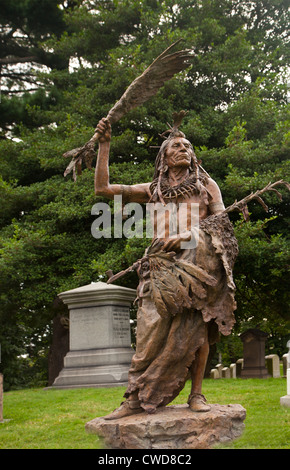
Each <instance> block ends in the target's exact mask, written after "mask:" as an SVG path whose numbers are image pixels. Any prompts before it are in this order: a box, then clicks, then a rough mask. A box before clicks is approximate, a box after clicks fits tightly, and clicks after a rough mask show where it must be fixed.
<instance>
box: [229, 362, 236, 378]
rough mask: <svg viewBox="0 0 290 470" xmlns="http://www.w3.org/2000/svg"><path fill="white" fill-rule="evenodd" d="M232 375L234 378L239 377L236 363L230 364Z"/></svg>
mask: <svg viewBox="0 0 290 470" xmlns="http://www.w3.org/2000/svg"><path fill="white" fill-rule="evenodd" d="M230 375H231V378H232V379H236V378H237V366H236V364H231V365H230Z"/></svg>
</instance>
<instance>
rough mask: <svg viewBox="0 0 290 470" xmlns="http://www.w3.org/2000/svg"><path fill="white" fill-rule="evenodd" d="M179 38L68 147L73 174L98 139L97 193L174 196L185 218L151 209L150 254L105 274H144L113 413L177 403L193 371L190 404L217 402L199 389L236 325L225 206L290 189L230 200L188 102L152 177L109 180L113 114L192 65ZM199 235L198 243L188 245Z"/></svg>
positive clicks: (165, 200)
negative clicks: (191, 122)
mask: <svg viewBox="0 0 290 470" xmlns="http://www.w3.org/2000/svg"><path fill="white" fill-rule="evenodd" d="M180 41H181V40H179V41H177V42H176V43H174V44H172V45H171V46H170V47H168V48H167V49H166V50H165V51H164V52H163V53H162V54H161V55H160V56H159V57H157V59H155V60H154V62H153V63H152V64H151V65H150V66H149V67H148V68H147V69H146V70H145V71H144V73H143V74H142V75H141V76H140V77H138V78H136V79H135V80H134V81H133V82H132V83H131V85H130V86H129V87H128V89H127V90H126V92H125V93H124V94H123V96H122V97H121V99H120V100H119V101H118V102H117V103H116V104H115V105H114V106H113V108H112V109H111V110H110V112H109V113H108V115H107V117H106V118H104V119H102V120H101V121H100V122H99V124H98V126H97V128H96V130H95V133H94V135H93V136H92V138H91V139H90V140H89V141H88V142H87V143H86V144H85V145H84V146H82V147H78V148H76V149H73V150H70V151H68V152H66V153H65V154H64V157H66V158H67V157H70V158H71V162H70V163H69V165H68V166H67V168H66V170H65V173H64V176H66V175H68V174H69V173H70V172H71V171H72V172H73V178H74V179H76V174H77V173H78V174H80V173H81V165H82V162H85V163H86V166H87V168H91V163H92V160H93V158H94V157H95V150H94V147H95V144H96V142H97V141H98V142H99V150H98V159H97V164H96V172H95V190H96V194H97V195H101V196H105V197H108V198H114V196H115V195H122V200H123V202H124V203H127V202H137V203H149V202H151V203H153V204H158V203H160V204H165V205H166V206H170V204H171V203H172V204H173V205H175V207H176V208H177V211H178V223H179V225H180V226H182V230H179V232H178V235H174V236H171V231H170V227H169V225H168V220H167V219H166V217H167V216H166V212H162V213H161V215H160V212H159V213H158V214H157V217H156V213H153V217H154V219H153V227H154V238H153V241H152V243H151V245H150V246H149V247H148V249H147V250H146V252H145V254H144V257H143V258H142V259H141V260H138V261H136V262H135V263H134V264H133V265H132V266H131V267H129V268H128V269H126V270H125V271H123V272H121V273H118V274H117V275H115V276H113V275H110V276H111V277H110V279H109V281H108V282H113V281H114V280H115V279H118V278H119V277H120V276H121V275H123V274H125V273H126V272H128V271H130V270H132V269H136V270H137V272H138V275H139V279H140V282H139V286H138V290H137V292H138V298H137V299H138V306H139V308H138V320H137V321H138V326H137V348H136V354H135V355H134V357H133V360H132V364H131V368H130V370H129V377H128V382H129V383H128V388H127V391H126V393H125V397H126V401H125V402H124V403H122V404H121V406H120V407H119V408H118V409H117V410H115V411H114V412H113V413H111V414H110V415H108V416H107V417H106V419H115V418H120V417H123V416H128V415H130V414H134V413H138V412H140V411H143V410H145V411H147V412H148V413H153V412H154V411H155V410H156V408H157V407H158V406H162V405H166V404H168V403H170V402H171V401H172V400H173V399H174V398H175V397H176V396H177V395H178V393H179V392H180V391H181V390H182V388H183V387H184V384H185V381H186V380H187V378H188V376H189V375H190V376H191V379H192V389H191V394H190V396H189V399H188V404H189V407H190V409H191V410H193V411H203V412H206V411H208V410H209V409H210V406H209V405H208V404H207V403H206V400H205V398H204V396H203V395H202V394H201V389H202V379H203V376H204V370H205V366H206V362H207V358H208V352H209V345H210V344H212V343H215V342H216V341H217V339H218V336H219V333H222V334H224V335H228V334H230V332H231V329H232V327H233V324H234V322H235V318H234V314H233V312H234V310H235V308H236V304H235V300H234V291H235V285H234V282H233V277H232V269H233V266H234V262H235V258H236V256H237V253H238V247H237V242H236V239H235V237H234V232H233V228H232V225H231V223H230V221H229V219H228V215H227V214H228V212H230V211H233V210H238V211H241V212H242V213H243V215H244V217H245V219H247V218H248V211H247V203H248V202H249V201H250V200H252V199H256V200H257V201H258V202H259V203H260V204H262V206H263V207H264V209H266V210H267V206H266V205H265V203H264V201H263V200H262V199H261V197H260V196H261V195H262V194H264V193H265V192H266V191H274V192H275V193H276V194H277V195H278V197H279V198H280V199H281V194H280V193H279V192H278V191H277V190H276V189H275V186H277V185H280V184H282V185H285V186H286V187H287V188H288V189H290V185H289V184H288V183H287V182H285V181H283V180H280V181H277V182H275V183H269V184H268V185H267V186H265V188H263V189H262V190H258V191H256V192H255V193H251V194H250V195H248V196H247V197H246V198H244V199H242V200H241V201H239V202H237V201H235V202H234V203H233V204H232V205H231V206H229V207H227V208H226V209H225V208H224V204H223V201H222V196H221V193H220V190H219V188H218V185H217V184H216V183H215V181H213V179H212V178H210V176H209V175H208V174H207V173H206V171H205V170H204V169H203V168H202V167H201V166H200V164H199V162H198V161H197V159H196V156H195V154H194V151H193V148H192V145H191V144H190V142H189V141H188V140H187V139H186V138H185V135H184V134H183V133H182V132H180V131H179V130H178V128H179V126H180V123H181V119H182V117H183V116H184V112H181V113H179V114H177V115H176V116H175V122H174V125H173V128H172V129H171V131H170V133H169V136H168V138H167V139H166V140H165V141H164V142H163V144H162V146H161V148H160V151H159V153H158V155H157V158H156V164H155V174H154V179H153V182H149V183H143V184H137V185H128V186H125V185H118V184H113V185H112V184H110V182H109V149H110V140H111V124H114V123H115V122H117V121H118V120H119V119H121V117H122V116H123V115H125V114H126V113H127V112H129V111H130V110H131V109H133V108H134V107H136V106H139V105H140V104H142V103H144V102H145V101H146V100H147V99H148V98H150V97H151V96H153V95H154V94H156V92H157V91H158V89H159V88H160V87H161V86H163V84H164V83H165V82H166V81H167V80H169V79H170V78H172V77H173V76H174V75H175V74H176V73H178V72H180V71H181V70H185V69H186V68H187V67H188V66H189V65H190V59H191V58H192V54H191V52H190V51H188V50H185V51H177V52H175V53H172V49H173V48H174V47H175V46H176V45H177V44H179V43H180ZM194 204H197V205H198V208H199V211H198V216H197V217H196V219H198V220H196V219H195V220H194V218H193V219H192V214H191V211H190V209H189V208H190V206H192V205H194ZM160 219H163V220H161V221H162V222H164V227H165V229H164V231H163V233H162V236H160V235H159V234H158V223H160ZM157 222H158V223H157ZM179 228H180V227H179ZM194 236H196V238H197V242H196V245H195V246H194V247H193V246H191V247H190V248H188V247H185V248H184V244H185V243H187V242H189V241H191V240H192V239H193V238H194Z"/></svg>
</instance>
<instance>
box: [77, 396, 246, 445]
mask: <svg viewBox="0 0 290 470" xmlns="http://www.w3.org/2000/svg"><path fill="white" fill-rule="evenodd" d="M245 417H246V410H245V409H244V408H243V407H242V406H241V405H211V410H210V411H208V412H206V413H197V412H193V411H191V410H190V409H189V407H188V405H172V406H166V407H161V408H158V409H157V411H156V413H154V414H152V415H150V414H147V413H145V412H143V413H140V414H135V415H133V416H128V417H125V418H121V419H115V420H111V421H106V420H105V419H104V418H96V419H93V420H92V421H90V422H88V423H87V424H86V431H87V432H89V433H93V434H97V435H98V436H100V437H101V438H103V440H104V445H105V446H106V447H107V448H112V449H209V448H211V447H212V446H214V445H215V444H218V443H226V442H230V441H232V440H233V439H236V438H238V437H239V436H240V435H241V434H242V432H243V429H244V426H245V425H244V420H245Z"/></svg>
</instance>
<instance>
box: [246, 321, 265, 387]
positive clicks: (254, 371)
mask: <svg viewBox="0 0 290 470" xmlns="http://www.w3.org/2000/svg"><path fill="white" fill-rule="evenodd" d="M267 336H268V335H267V333H264V331H261V330H258V329H256V328H253V329H249V330H247V331H245V332H244V333H242V334H241V340H242V341H243V347H244V352H243V356H244V363H243V364H244V365H243V369H242V370H241V375H240V377H241V378H259V379H264V378H268V377H270V375H269V373H268V370H267V368H266V366H265V342H266V339H267Z"/></svg>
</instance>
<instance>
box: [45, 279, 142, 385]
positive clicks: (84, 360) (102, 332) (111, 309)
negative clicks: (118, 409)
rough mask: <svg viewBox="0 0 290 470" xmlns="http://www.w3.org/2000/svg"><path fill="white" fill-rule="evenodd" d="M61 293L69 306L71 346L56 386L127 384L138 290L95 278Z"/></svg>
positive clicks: (60, 295) (61, 297)
mask: <svg viewBox="0 0 290 470" xmlns="http://www.w3.org/2000/svg"><path fill="white" fill-rule="evenodd" d="M59 297H60V299H61V300H62V301H63V302H64V303H65V304H67V305H68V308H69V336H70V349H69V352H68V354H67V355H66V356H65V358H64V368H63V369H62V371H61V372H60V374H59V376H58V377H57V378H56V379H55V381H54V383H53V385H52V386H53V387H54V388H77V387H113V386H117V385H126V383H127V379H128V370H129V367H130V364H131V359H132V356H133V354H134V351H133V349H132V347H131V334H130V313H129V310H130V306H131V304H132V302H133V300H134V299H135V297H136V291H135V290H134V289H128V288H126V287H121V286H116V285H113V284H106V283H104V282H94V283H91V284H88V285H87V286H83V287H79V288H77V289H73V290H70V291H67V292H62V293H61V294H59Z"/></svg>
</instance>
